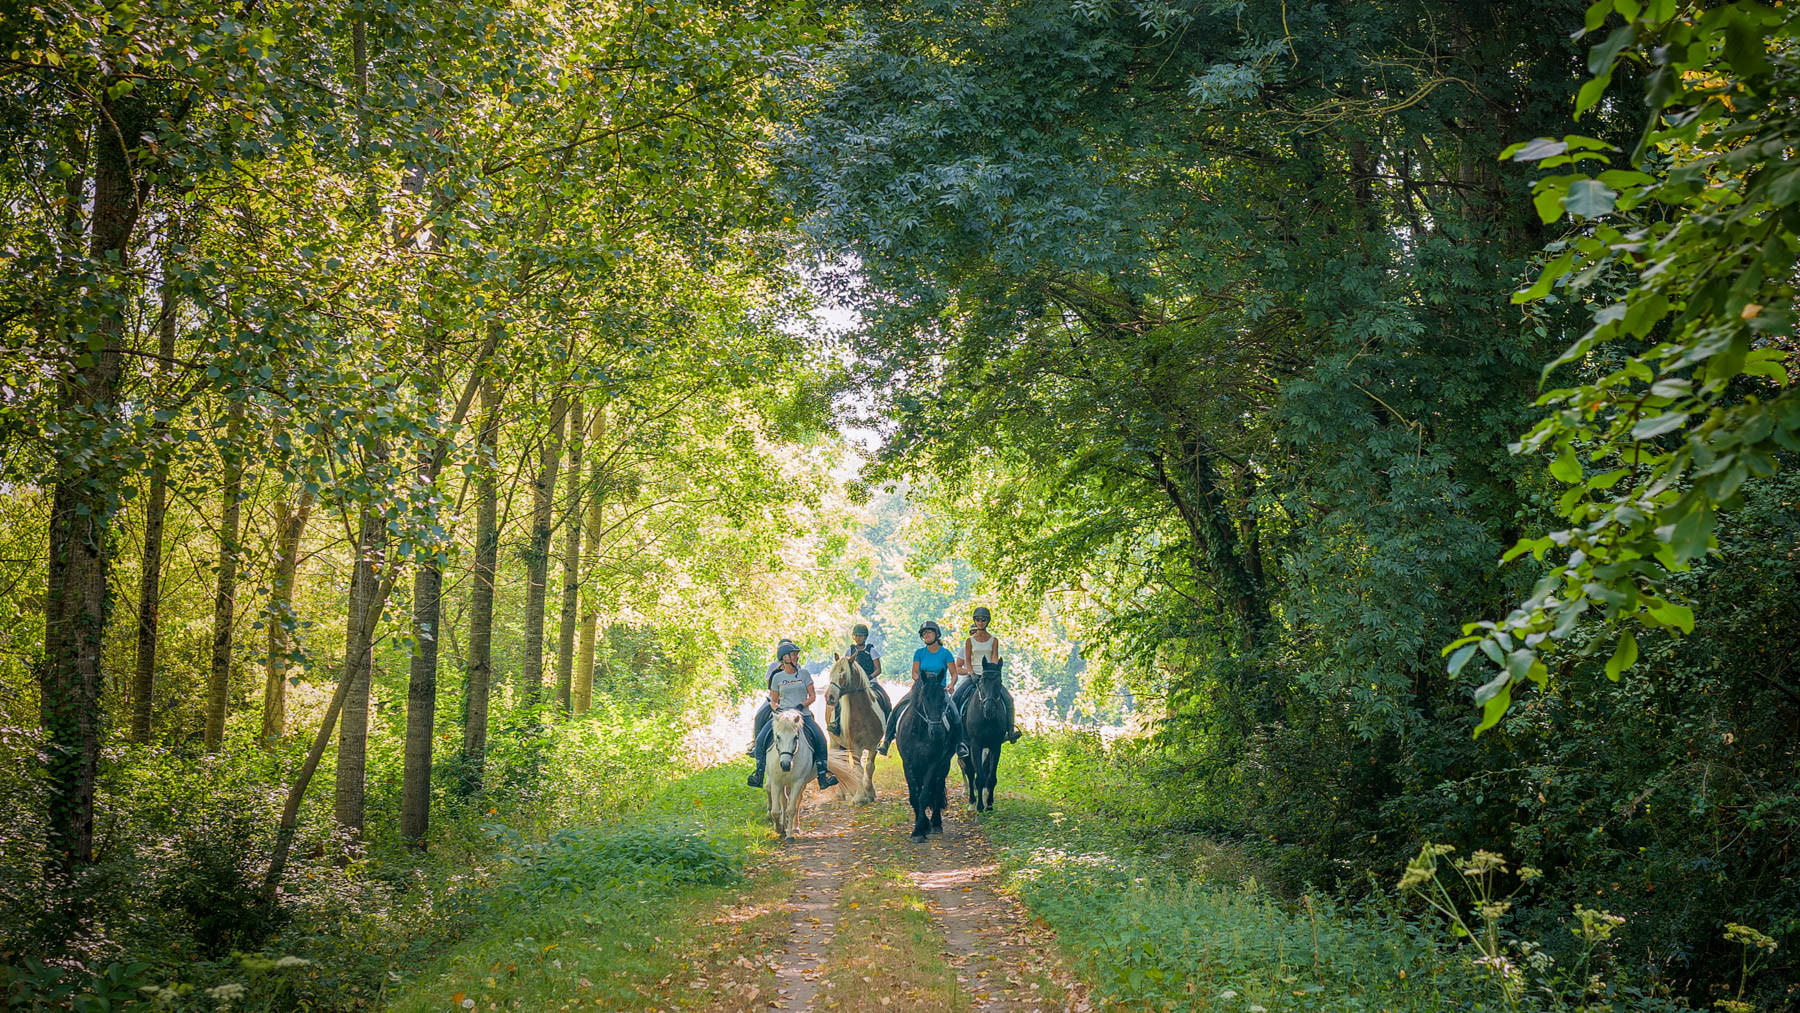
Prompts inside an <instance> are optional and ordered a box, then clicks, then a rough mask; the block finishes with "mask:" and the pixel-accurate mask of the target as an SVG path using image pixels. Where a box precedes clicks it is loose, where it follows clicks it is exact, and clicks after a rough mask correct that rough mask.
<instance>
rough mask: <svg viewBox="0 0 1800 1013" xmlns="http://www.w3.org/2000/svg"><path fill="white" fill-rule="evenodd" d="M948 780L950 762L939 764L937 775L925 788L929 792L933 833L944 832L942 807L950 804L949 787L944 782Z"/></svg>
mask: <svg viewBox="0 0 1800 1013" xmlns="http://www.w3.org/2000/svg"><path fill="white" fill-rule="evenodd" d="M949 780H950V764H949V763H948V762H945V763H942V764H939V765H938V767H937V776H936V777H935V778H932V781H931V784H930V786H929V787H928V788H927V789H926V790H927V791H929V792H930V793H931V798H930V800H929V805H930V806H931V832H932V833H934V834H941V833H943V832H944V807H945V806H946V805H949V804H950V800H949V798H948V795H949V789H948V788H947V787H946V786H945V783H946V782H947V781H949Z"/></svg>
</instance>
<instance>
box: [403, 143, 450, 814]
mask: <svg viewBox="0 0 1800 1013" xmlns="http://www.w3.org/2000/svg"><path fill="white" fill-rule="evenodd" d="M415 179H417V180H418V181H419V183H420V184H422V183H423V181H424V174H423V172H420V173H418V174H417V175H416V176H415ZM438 238H439V236H438V235H437V234H436V233H434V234H433V238H432V248H433V249H436V247H437V243H438ZM424 352H425V369H424V370H423V372H422V376H421V385H422V386H423V387H424V390H422V391H421V395H422V398H423V399H424V400H425V401H426V402H427V403H433V404H435V403H436V401H437V399H438V397H439V395H440V391H441V388H442V382H441V379H440V374H441V372H442V369H443V362H442V355H443V338H442V335H441V333H440V332H439V330H438V327H437V323H436V321H434V320H429V319H428V320H427V321H426V326H425V341H424ZM439 436H440V439H444V440H451V439H454V438H455V436H456V433H455V432H454V431H452V430H450V429H448V428H446V429H445V430H444V431H443V432H442V433H440V434H439ZM435 458H436V454H435V453H434V448H433V447H432V446H430V445H426V446H423V447H421V448H420V450H419V465H418V470H417V472H416V474H417V480H418V489H419V494H420V495H421V496H424V497H425V498H426V499H427V501H430V500H434V499H436V497H435V496H434V495H433V492H434V486H435V485H436V483H437V468H436V460H435ZM439 558H440V557H439V556H438V555H437V554H436V553H428V554H427V555H426V556H425V558H423V559H421V560H420V561H419V564H418V569H417V570H415V571H414V572H413V615H412V635H413V648H412V664H411V665H409V666H408V669H407V680H406V745H405V753H404V760H403V763H402V767H401V774H400V836H401V837H402V838H404V839H405V840H406V842H407V843H408V844H410V845H412V846H413V847H415V848H423V847H424V846H425V831H426V829H427V828H428V827H429V826H430V824H431V733H432V730H433V726H434V725H435V724H436V723H437V676H438V634H439V626H440V624H441V616H442V612H443V607H442V606H443V589H444V571H443V566H442V564H441V562H440V561H439Z"/></svg>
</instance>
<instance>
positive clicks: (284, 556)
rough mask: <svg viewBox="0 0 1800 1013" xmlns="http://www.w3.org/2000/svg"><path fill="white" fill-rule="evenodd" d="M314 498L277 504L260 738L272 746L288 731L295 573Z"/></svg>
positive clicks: (302, 496) (305, 494) (306, 494)
mask: <svg viewBox="0 0 1800 1013" xmlns="http://www.w3.org/2000/svg"><path fill="white" fill-rule="evenodd" d="M312 505H313V497H312V493H310V492H302V493H301V494H300V500H299V502H297V503H294V504H289V503H287V502H285V501H283V502H279V503H276V504H275V576H274V580H273V581H272V582H271V583H272V585H273V588H272V594H271V595H270V600H269V619H268V623H269V637H268V653H267V654H266V655H265V656H264V659H263V713H262V735H261V740H262V744H263V746H264V748H270V747H273V746H274V745H275V743H277V742H279V741H281V739H282V737H283V736H284V735H286V734H287V664H288V630H289V627H290V625H291V623H292V622H293V618H294V575H295V573H296V572H298V571H299V569H300V536H301V535H302V534H304V533H305V531H306V522H307V519H308V518H309V517H311V516H312Z"/></svg>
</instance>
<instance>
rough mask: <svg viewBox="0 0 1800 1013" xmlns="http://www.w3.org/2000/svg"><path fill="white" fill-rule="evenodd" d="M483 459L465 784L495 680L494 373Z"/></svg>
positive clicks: (486, 404)
mask: <svg viewBox="0 0 1800 1013" xmlns="http://www.w3.org/2000/svg"><path fill="white" fill-rule="evenodd" d="M479 440H480V445H481V463H480V465H479V466H478V467H479V471H478V472H477V475H478V477H477V479H476V485H475V500H476V503H475V568H474V569H475V573H474V581H473V584H472V586H471V587H470V589H469V664H468V667H467V668H466V669H465V670H464V672H465V680H466V683H467V685H465V686H464V688H463V745H462V760H463V763H462V767H463V772H464V774H463V777H464V787H465V788H467V789H470V790H473V789H475V788H479V787H480V786H481V765H482V760H483V758H484V757H485V756H486V755H487V725H488V689H489V686H490V684H491V682H492V679H493V672H494V659H493V643H494V570H495V567H496V564H497V563H498V562H499V558H500V524H499V509H500V477H499V475H498V474H497V468H498V462H496V461H495V459H494V453H495V448H496V446H497V445H498V443H499V441H500V391H499V388H498V387H497V386H496V385H495V383H494V381H493V379H492V378H489V379H487V380H484V381H483V382H482V384H481V435H480V437H479Z"/></svg>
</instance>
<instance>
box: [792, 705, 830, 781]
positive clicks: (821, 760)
mask: <svg viewBox="0 0 1800 1013" xmlns="http://www.w3.org/2000/svg"><path fill="white" fill-rule="evenodd" d="M801 727H802V728H804V729H805V731H806V741H807V743H808V744H809V745H811V746H812V750H813V765H814V766H816V767H818V769H819V787H821V788H829V787H831V786H832V785H834V784H836V783H838V779H837V777H836V776H834V775H833V774H832V773H831V769H830V767H829V766H828V765H827V761H828V760H829V759H830V757H831V753H830V750H829V749H828V747H827V746H826V743H825V733H823V732H821V731H819V726H818V725H817V724H814V723H813V719H812V715H811V714H810V713H809V714H807V715H806V719H805V720H804V721H803V722H801Z"/></svg>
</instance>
